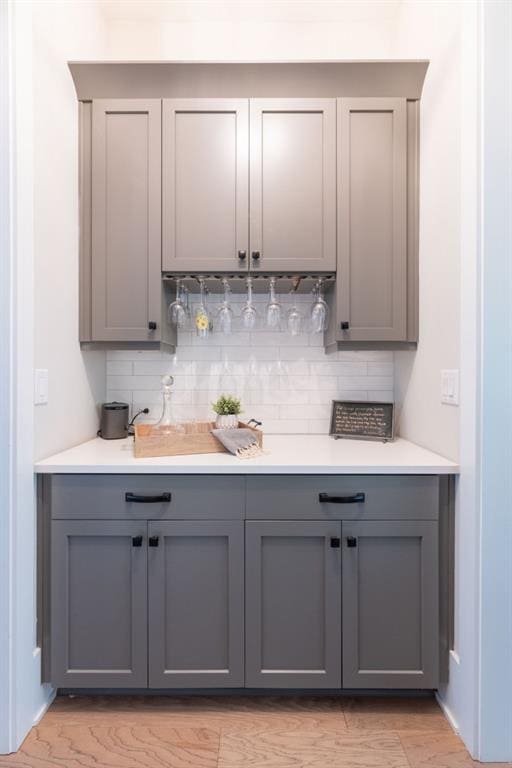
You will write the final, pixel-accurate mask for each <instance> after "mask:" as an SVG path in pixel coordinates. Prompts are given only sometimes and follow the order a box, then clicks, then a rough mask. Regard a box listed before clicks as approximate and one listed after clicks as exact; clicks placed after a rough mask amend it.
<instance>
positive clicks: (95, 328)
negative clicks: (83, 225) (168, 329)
mask: <svg viewBox="0 0 512 768" xmlns="http://www.w3.org/2000/svg"><path fill="white" fill-rule="evenodd" d="M160 221H161V103H160V101H159V100H157V99H149V100H145V99H98V100H96V101H94V102H93V105H92V285H91V292H92V341H159V340H160V316H161V282H162V280H161V277H162V275H161V226H160ZM153 323H156V328H153V326H152V324H153Z"/></svg>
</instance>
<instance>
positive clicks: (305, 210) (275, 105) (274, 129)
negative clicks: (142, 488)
mask: <svg viewBox="0 0 512 768" xmlns="http://www.w3.org/2000/svg"><path fill="white" fill-rule="evenodd" d="M250 105H251V107H250V108H251V203H250V207H251V214H250V243H251V254H252V258H251V269H254V270H257V269H260V270H286V269H291V270H293V271H296V270H317V271H330V270H334V269H335V268H336V103H335V99H264V100H261V99H254V100H251V102H250ZM254 254H259V256H256V258H254Z"/></svg>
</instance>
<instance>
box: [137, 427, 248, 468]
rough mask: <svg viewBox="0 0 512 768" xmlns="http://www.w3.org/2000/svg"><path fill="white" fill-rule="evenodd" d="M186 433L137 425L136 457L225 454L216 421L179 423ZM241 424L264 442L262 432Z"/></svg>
mask: <svg viewBox="0 0 512 768" xmlns="http://www.w3.org/2000/svg"><path fill="white" fill-rule="evenodd" d="M180 426H182V427H184V428H185V432H184V433H183V432H176V433H174V434H169V432H168V431H167V430H165V432H164V431H163V430H162V428H161V427H156V426H154V425H153V424H135V446H134V455H135V458H136V459H147V458H150V457H153V456H189V455H192V454H195V453H226V452H227V451H226V449H225V448H224V446H223V445H222V443H220V442H219V441H218V440H217V438H216V437H214V436H213V435H212V434H211V430H212V429H215V422H214V421H201V422H191V423H190V424H182V425H180ZM240 427H241V428H243V429H250V430H251V431H252V432H254V434H255V436H256V438H257V440H258V444H259V446H260V448H261V446H262V445H263V433H262V432H260V431H259V429H254V428H253V427H250V426H249V425H248V424H244V423H243V422H240Z"/></svg>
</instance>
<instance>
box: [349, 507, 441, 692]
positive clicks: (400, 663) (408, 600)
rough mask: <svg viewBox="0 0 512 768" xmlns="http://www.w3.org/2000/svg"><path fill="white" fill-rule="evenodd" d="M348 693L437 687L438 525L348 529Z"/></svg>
mask: <svg viewBox="0 0 512 768" xmlns="http://www.w3.org/2000/svg"><path fill="white" fill-rule="evenodd" d="M342 552H343V554H342V560H343V577H342V578H343V687H344V688H436V687H437V685H438V682H439V678H438V674H439V663H438V642H439V625H438V622H439V617H438V614H439V607H438V544H437V523H436V522H434V521H419V520H415V521H411V520H409V521H386V522H383V521H378V522H377V521H368V522H350V523H343V540H342Z"/></svg>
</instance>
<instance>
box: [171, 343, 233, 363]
mask: <svg viewBox="0 0 512 768" xmlns="http://www.w3.org/2000/svg"><path fill="white" fill-rule="evenodd" d="M221 350H222V347H215V346H214V345H213V344H212V345H211V346H210V345H209V344H208V345H205V346H204V347H201V351H200V352H199V351H198V349H197V347H194V346H192V345H190V346H182V345H181V344H179V345H178V346H177V347H176V360H177V361H178V362H183V361H184V360H201V361H205V360H220V359H221Z"/></svg>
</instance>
